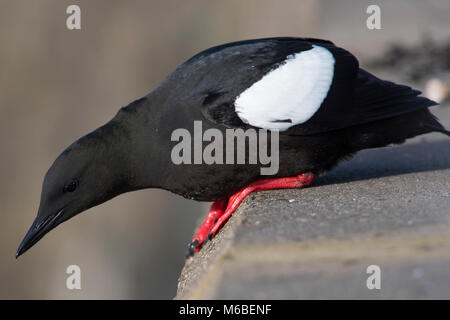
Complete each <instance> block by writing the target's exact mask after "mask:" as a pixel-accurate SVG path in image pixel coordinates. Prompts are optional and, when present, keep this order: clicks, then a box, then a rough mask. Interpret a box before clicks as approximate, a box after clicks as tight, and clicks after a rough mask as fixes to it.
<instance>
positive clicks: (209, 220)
mask: <svg viewBox="0 0 450 320" xmlns="http://www.w3.org/2000/svg"><path fill="white" fill-rule="evenodd" d="M313 180H314V174H312V173H303V174H299V175H298V176H295V177H289V178H269V179H262V180H258V181H255V182H252V183H251V184H249V185H248V186H246V187H245V188H243V189H241V190H240V191H238V192H236V193H235V194H233V195H232V196H231V197H230V199H229V200H228V201H227V200H220V201H216V202H214V203H213V204H212V205H211V209H210V210H209V212H208V215H207V216H206V219H205V221H204V222H203V223H202V225H201V226H200V228H199V229H198V231H197V233H196V234H195V235H194V237H193V238H192V242H191V243H190V244H189V252H188V256H191V255H193V254H194V252H195V251H200V249H201V247H202V245H203V244H204V243H205V241H206V239H207V238H210V239H211V238H212V237H214V236H215V235H216V234H217V232H218V231H219V230H220V229H221V228H222V227H223V226H224V225H225V223H226V222H227V220H228V219H229V218H230V217H231V215H232V214H233V212H234V211H236V209H237V207H238V206H239V205H240V204H241V202H242V201H243V200H244V199H245V197H247V196H248V195H249V194H250V193H252V192H255V191H264V190H273V189H293V188H300V187H305V186H308V185H310V184H311V183H312V181H313Z"/></svg>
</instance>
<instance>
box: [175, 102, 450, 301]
mask: <svg viewBox="0 0 450 320" xmlns="http://www.w3.org/2000/svg"><path fill="white" fill-rule="evenodd" d="M436 111H437V112H434V113H435V114H437V115H438V117H440V119H441V120H442V122H443V123H444V124H445V125H446V126H447V127H448V126H449V124H450V108H442V107H441V108H440V109H438V110H436ZM449 192H450V139H448V138H446V137H445V136H441V135H438V134H431V135H428V136H425V137H418V138H416V139H413V140H412V141H411V142H409V143H407V144H405V145H402V146H395V147H388V148H382V149H374V150H366V151H363V152H361V153H359V154H358V155H357V156H356V157H355V158H353V159H352V160H350V161H347V162H345V163H342V164H341V165H340V166H339V167H338V168H336V169H335V170H333V171H331V172H329V173H327V174H326V175H324V176H322V177H319V178H318V179H317V180H316V182H315V183H314V184H313V185H312V186H311V187H309V188H305V189H299V190H281V191H280V190H277V191H270V192H260V193H256V194H252V195H250V196H249V197H248V198H247V199H246V200H245V201H244V203H243V204H242V205H241V207H240V208H239V209H238V210H237V212H236V213H235V214H234V215H233V216H232V218H231V219H230V221H229V222H228V223H227V225H226V226H225V227H224V229H222V231H221V232H220V233H219V234H218V236H217V237H216V238H215V239H213V241H211V242H209V243H208V244H207V245H206V246H205V247H204V248H203V249H202V251H201V252H200V253H199V254H197V255H196V256H195V257H193V258H191V259H190V260H188V261H187V262H186V265H185V267H184V269H183V271H182V274H181V276H180V279H179V285H178V294H177V297H176V298H177V299H265V298H267V299H324V298H342V299H347V298H356V299H377V298H387V299H390V298H399V299H402V298H447V299H448V298H450V194H449ZM373 264H374V265H378V266H380V268H381V290H369V289H367V286H366V279H367V277H368V276H369V275H368V274H367V273H366V268H367V266H369V265H373Z"/></svg>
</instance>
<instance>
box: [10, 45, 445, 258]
mask: <svg viewBox="0 0 450 320" xmlns="http://www.w3.org/2000/svg"><path fill="white" fill-rule="evenodd" d="M419 94H420V92H419V91H417V90H414V89H412V88H410V87H407V86H404V85H398V84H395V83H392V82H389V81H385V80H381V79H379V78H377V77H375V76H373V75H372V74H370V73H369V72H367V71H365V70H363V69H361V68H360V67H359V64H358V60H357V59H356V58H355V57H354V56H353V55H352V54H351V53H350V52H348V51H346V50H344V49H342V48H339V47H337V46H335V45H334V44H333V43H332V42H330V41H327V40H320V39H311V38H288V37H283V38H267V39H256V40H247V41H239V42H234V43H228V44H224V45H220V46H216V47H213V48H210V49H207V50H205V51H203V52H201V53H199V54H197V55H195V56H194V57H192V58H191V59H189V60H188V61H186V62H185V63H184V64H182V65H181V66H179V67H178V68H177V69H176V70H175V71H174V72H173V73H172V74H170V75H169V76H168V77H167V78H166V79H165V80H164V81H163V82H162V83H161V84H160V85H159V86H158V87H157V88H155V89H154V90H153V91H152V92H151V93H149V94H148V95H147V96H145V97H143V98H141V99H139V100H136V101H134V102H132V103H131V104H130V105H128V106H126V107H123V108H121V109H120V111H119V112H118V113H117V115H116V116H115V117H114V118H113V119H112V120H111V121H109V122H108V123H106V124H105V125H103V126H102V127H100V128H98V129H96V130H95V131H93V132H91V133H89V134H87V135H86V136H84V137H81V138H80V139H78V140H77V141H75V142H74V143H72V144H71V145H70V146H69V147H68V148H67V149H66V150H65V151H64V152H63V153H62V154H61V155H60V156H59V157H58V158H57V159H56V160H55V162H54V163H53V164H52V166H51V167H50V169H49V170H48V172H47V174H46V175H45V178H44V183H43V187H42V195H41V201H40V206H39V210H38V214H37V217H36V219H35V221H34V222H33V224H32V226H31V228H30V229H29V231H28V233H27V234H26V236H25V238H24V239H23V241H22V243H21V244H20V246H19V248H18V250H17V254H16V256H19V255H21V254H22V253H24V252H25V251H26V250H28V249H29V248H30V247H31V246H33V245H34V244H35V243H36V242H37V241H39V240H40V239H41V238H42V237H43V236H44V235H45V234H46V233H48V232H49V231H50V230H51V229H53V228H54V227H56V226H57V225H59V224H60V223H62V222H64V221H66V220H68V219H70V218H71V217H73V216H75V215H77V214H79V213H80V212H82V211H85V210H87V209H89V208H91V207H93V206H96V205H99V204H101V203H103V202H105V201H107V200H109V199H111V198H113V197H115V196H117V195H119V194H122V193H125V192H129V191H133V190H138V189H144V188H161V189H165V190H169V191H172V192H174V193H176V194H179V195H182V196H184V197H186V198H189V199H194V200H199V201H213V204H212V206H211V209H210V212H209V213H208V215H207V217H206V220H205V222H204V223H203V224H202V225H201V226H200V228H199V230H198V232H197V233H196V234H195V235H194V237H193V239H192V242H191V243H190V245H189V252H190V253H191V254H192V253H193V252H195V251H198V250H200V249H201V247H202V245H203V244H204V242H205V241H206V240H207V239H208V238H211V237H212V236H214V235H215V234H216V233H217V232H218V231H219V229H220V228H221V227H222V226H223V225H224V223H225V222H226V221H227V219H228V218H229V217H230V216H231V214H232V213H233V212H234V211H235V210H236V208H237V207H238V206H239V204H240V203H241V201H242V200H243V199H244V198H245V197H246V196H247V195H248V194H249V193H251V192H253V191H261V190H270V189H282V188H298V187H302V186H307V185H309V184H310V183H311V182H312V181H313V178H314V176H315V175H316V174H319V173H322V172H325V171H327V170H330V169H331V168H333V167H334V166H335V165H336V164H337V163H338V162H339V161H340V160H342V159H345V158H348V157H350V156H351V155H353V154H355V153H356V152H358V151H360V150H362V149H367V148H376V147H382V146H386V145H389V144H393V143H394V144H398V143H402V142H404V141H405V140H406V139H408V138H412V137H414V136H417V135H421V134H425V133H429V132H433V131H437V132H441V133H444V134H447V135H449V132H448V131H446V130H445V129H444V128H443V126H442V125H441V124H440V123H439V122H438V121H437V119H436V118H435V117H434V116H433V115H432V114H431V113H430V112H429V110H428V107H430V106H433V105H435V104H436V103H435V102H433V101H431V100H429V99H427V98H425V97H420V96H419ZM198 122H201V125H202V129H204V130H210V131H209V132H210V133H214V134H216V138H217V135H218V134H219V133H220V134H223V136H226V133H225V131H226V130H228V129H237V130H239V129H241V131H244V130H251V129H256V130H262V131H264V132H273V133H276V140H277V141H274V140H275V139H274V138H273V137H272V138H271V139H269V140H272V141H270V144H273V143H275V142H276V143H278V145H277V147H278V149H277V152H278V153H277V161H278V167H277V170H276V172H275V173H274V174H272V175H271V176H266V175H262V174H261V168H262V167H264V165H266V164H263V163H260V162H256V163H254V162H253V163H252V162H251V161H241V162H239V161H238V162H236V163H234V164H233V163H226V162H222V161H213V162H205V161H198V162H196V161H192V162H190V161H187V162H182V161H178V160H177V161H174V159H173V150H174V147H175V146H176V145H177V140H176V139H174V132H176V130H178V129H181V130H182V131H181V133H186V132H188V133H192V134H193V135H194V131H195V128H194V127H195V123H198ZM205 132H206V131H205ZM212 136H213V134H210V135H209V138H208V139H206V141H205V139H200V140H201V146H200V148H203V147H204V145H205V144H207V141H212V140H213V139H212V138H211V137H212ZM246 139H247V140H249V139H248V137H246ZM258 140H261V141H262V139H260V138H259V137H258ZM178 142H179V140H178ZM190 143H191V142H189V144H190ZM224 144H225V142H219V143H218V144H217V145H216V148H215V150H214V152H211V155H212V156H214V157H216V158H217V157H219V160H220V157H222V156H223V157H224V158H225V157H226V156H227V155H226V153H227V152H232V151H236V148H237V147H236V146H234V147H232V149H231V150H230V149H227V148H226V147H225V146H224ZM268 145H269V141H267V145H266V147H267V146H268ZM220 147H223V150H221V151H220V153H219V149H220ZM195 148H196V147H195V146H194V149H195ZM197 148H198V146H197ZM205 150H206V148H205ZM252 150H253V149H250V148H249V149H248V152H247V153H246V155H245V159H244V160H248V159H249V158H250V156H251V155H252V152H254V151H252ZM183 152H187V151H185V150H184V151H183ZM200 152H201V151H200ZM193 153H194V154H199V155H201V153H196V151H195V150H194V152H193ZM186 155H188V156H187V157H188V158H189V159H190V157H191V154H190V153H184V154H183V156H186ZM271 155H272V154H271ZM233 159H234V154H233ZM200 160H201V159H200Z"/></svg>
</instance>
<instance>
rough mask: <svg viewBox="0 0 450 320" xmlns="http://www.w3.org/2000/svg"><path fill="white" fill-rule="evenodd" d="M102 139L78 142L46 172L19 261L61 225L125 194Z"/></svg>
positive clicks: (94, 136) (114, 161)
mask: <svg viewBox="0 0 450 320" xmlns="http://www.w3.org/2000/svg"><path fill="white" fill-rule="evenodd" d="M94 133H95V131H94ZM99 137H100V135H98V134H90V135H87V136H85V137H83V138H81V139H80V140H78V141H76V142H75V143H73V144H72V145H71V146H69V147H68V148H67V149H66V150H65V151H64V152H63V153H62V154H61V155H60V156H59V157H58V158H57V159H56V160H55V162H54V163H53V164H52V166H51V167H50V169H49V170H48V171H47V173H46V175H45V178H44V182H43V185H42V192H41V200H40V205H39V210H38V214H37V217H36V219H35V220H34V222H33V224H32V225H31V227H30V229H29V231H28V232H27V234H26V235H25V238H24V239H23V240H22V243H21V244H20V246H19V248H18V250H17V253H16V257H18V256H19V255H21V254H23V253H24V252H25V251H27V250H28V249H29V248H31V247H32V246H33V245H34V244H35V243H37V242H38V241H39V240H40V239H41V238H42V237H43V236H44V235H45V234H47V233H48V232H49V231H50V230H52V229H53V228H55V227H56V226H57V225H59V224H60V223H62V222H64V221H66V220H68V219H70V218H72V217H73V216H75V215H77V214H79V213H81V212H83V211H85V210H87V209H89V208H91V207H93V206H95V205H98V204H100V203H103V202H105V201H107V200H108V199H111V198H112V197H114V196H116V195H118V194H120V193H122V192H124V191H123V189H124V185H123V182H122V181H123V177H122V176H121V174H120V173H121V171H120V170H119V169H118V167H120V165H119V162H118V161H120V159H115V158H114V157H110V155H111V154H112V153H111V151H110V150H109V146H108V144H107V143H105V141H104V139H103V138H99Z"/></svg>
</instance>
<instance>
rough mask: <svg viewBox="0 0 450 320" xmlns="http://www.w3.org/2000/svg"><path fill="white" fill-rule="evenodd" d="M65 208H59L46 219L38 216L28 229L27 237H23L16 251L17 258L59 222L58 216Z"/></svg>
mask: <svg viewBox="0 0 450 320" xmlns="http://www.w3.org/2000/svg"><path fill="white" fill-rule="evenodd" d="M62 212H63V209H61V210H59V211H58V212H57V213H55V214H52V215H50V216H48V217H46V218H45V219H44V220H42V221H40V219H39V217H37V218H36V219H35V220H34V222H33V224H32V225H31V227H30V230H28V232H27V234H26V235H25V238H23V240H22V242H21V243H20V245H19V248H18V249H17V252H16V258H18V257H19V256H20V255H22V254H23V253H25V251H27V250H28V249H30V248H31V247H32V246H33V245H35V244H36V242H38V241H39V240H41V238H42V237H43V236H44V235H46V234H47V233H48V232H49V231H50V230H52V229H53V228H54V227H56V226H57V225H58V224H59V223H58V222H57V219H58V217H59V216H60V215H61V214H62Z"/></svg>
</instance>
